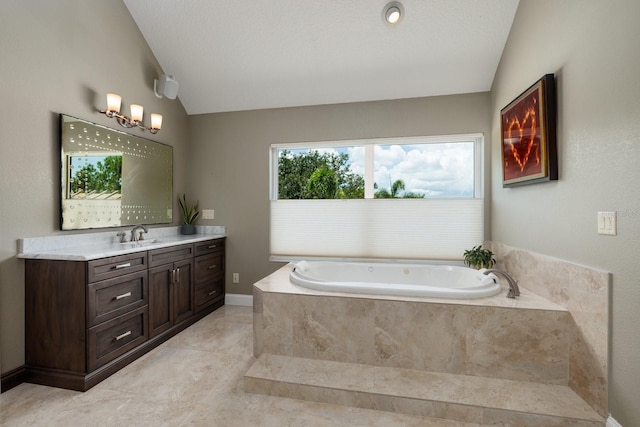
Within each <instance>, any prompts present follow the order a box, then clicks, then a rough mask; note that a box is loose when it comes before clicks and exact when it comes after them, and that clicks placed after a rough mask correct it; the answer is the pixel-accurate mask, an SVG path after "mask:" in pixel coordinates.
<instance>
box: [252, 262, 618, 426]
mask: <svg viewBox="0 0 640 427" xmlns="http://www.w3.org/2000/svg"><path fill="white" fill-rule="evenodd" d="M519 256H520V258H521V259H522V262H529V263H531V262H530V260H529V259H528V258H527V257H526V254H522V253H519ZM507 260H510V258H509V257H508V258H507ZM512 262H513V261H512ZM535 262H536V263H537V264H538V266H539V268H541V269H546V270H545V272H546V273H547V275H546V276H543V277H546V278H547V280H549V281H550V283H566V284H569V283H571V281H572V280H586V281H588V283H590V285H589V286H591V287H592V289H594V290H597V292H595V294H596V295H595V297H596V298H597V297H600V298H602V297H603V296H604V297H605V300H606V295H607V293H606V291H601V286H604V289H605V290H606V287H607V284H608V275H607V274H606V273H600V272H595V271H594V270H592V269H586V268H584V267H579V268H577V267H576V266H575V265H573V264H569V263H566V262H562V261H557V260H553V259H548V258H545V257H538V258H537V259H536V261H535ZM549 263H550V264H551V265H547V264H549ZM501 267H503V266H501ZM290 268H291V266H286V267H283V268H281V269H280V270H278V271H276V272H274V273H273V274H271V275H269V276H267V277H266V278H264V279H262V280H261V281H259V282H258V283H256V285H255V286H254V325H253V326H254V355H255V357H256V358H259V357H260V356H261V355H263V354H264V355H280V356H287V357H296V358H307V359H315V360H327V361H334V362H345V363H354V364H363V365H370V366H378V367H389V368H400V369H411V370H417V371H428V372H442V373H447V374H453V375H464V376H478V377H489V378H496V379H506V380H515V381H526V382H534V383H540V384H548V385H559V386H561V385H564V386H567V385H570V386H571V388H572V389H573V390H574V391H575V392H576V393H577V394H578V395H579V396H580V397H582V398H583V399H584V400H585V401H586V402H587V403H589V404H590V405H591V406H592V407H593V408H594V409H596V411H597V412H598V413H599V414H600V415H602V416H603V417H604V416H605V415H606V376H605V375H600V376H598V375H597V372H598V369H597V366H596V367H594V358H595V357H596V355H598V354H600V355H604V356H605V358H604V360H603V365H601V366H602V367H603V368H604V369H603V370H602V372H606V303H605V304H604V307H605V310H604V313H605V314H604V318H605V322H604V332H598V331H600V330H601V329H602V327H600V326H601V325H599V322H598V321H597V319H599V317H597V316H596V317H595V322H594V321H593V319H587V318H586V317H588V315H586V313H584V312H583V313H584V314H583V317H585V318H584V319H580V321H578V320H576V319H575V317H574V316H573V315H574V313H573V312H571V311H570V308H571V307H573V304H566V301H562V299H558V298H549V299H546V298H544V297H541V296H539V295H536V293H535V292H532V291H531V288H530V287H528V286H527V285H528V280H522V278H521V277H520V276H519V275H518V274H517V273H515V272H514V271H515V269H513V268H512V267H506V268H505V269H506V270H507V271H509V272H512V273H513V274H514V276H515V277H516V278H517V279H520V284H521V285H522V296H521V297H520V298H518V299H517V300H513V299H508V298H505V294H504V292H503V293H501V294H499V295H497V296H495V297H490V298H483V299H480V300H443V299H426V298H400V297H387V296H384V297H377V296H372V295H358V296H354V295H348V294H339V293H338V294H335V293H326V292H316V291H312V290H307V289H304V288H301V287H299V286H295V285H292V284H291V283H290V281H289V272H290ZM553 271H558V272H559V276H558V277H553V276H552V272H553ZM567 272H569V273H567ZM532 274H533V277H536V274H537V273H532ZM525 277H526V276H525ZM565 287H570V286H569V285H566V286H565ZM558 292H559V293H560V294H561V295H564V296H567V299H571V295H572V294H571V292H568V291H563V290H562V289H559V290H558ZM541 293H542V292H541ZM583 293H584V294H585V295H582V298H583V299H586V300H588V301H583V302H582V305H581V304H580V303H579V302H577V301H574V303H575V304H576V305H579V306H581V307H583V308H584V307H592V306H594V305H595V306H596V307H597V306H598V304H597V303H596V302H594V301H590V298H589V296H590V293H589V292H583ZM344 297H347V298H344ZM576 298H577V297H576ZM591 299H593V298H591ZM560 302H564V303H565V304H560ZM567 305H568V307H566V306H567ZM574 310H575V308H574ZM594 323H595V325H594ZM584 324H589V325H590V326H591V327H589V328H588V329H587V330H586V331H581V329H580V327H581V325H584ZM601 333H604V337H605V340H604V343H602V342H601V341H596V342H594V343H593V344H590V343H592V341H589V340H588V339H585V335H588V337H598V336H599V335H600V334H601ZM590 345H594V346H595V347H597V348H598V350H595V349H594V350H591V347H590ZM602 348H604V351H602ZM598 366H600V365H598ZM592 379H594V381H592Z"/></svg>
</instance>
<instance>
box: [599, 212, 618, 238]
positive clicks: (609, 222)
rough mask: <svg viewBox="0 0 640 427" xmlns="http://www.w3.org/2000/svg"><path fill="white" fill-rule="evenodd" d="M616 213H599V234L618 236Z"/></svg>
mask: <svg viewBox="0 0 640 427" xmlns="http://www.w3.org/2000/svg"><path fill="white" fill-rule="evenodd" d="M616 218H617V215H616V212H615V211H613V212H598V234H606V235H610V236H615V235H617V234H618V226H617V221H616Z"/></svg>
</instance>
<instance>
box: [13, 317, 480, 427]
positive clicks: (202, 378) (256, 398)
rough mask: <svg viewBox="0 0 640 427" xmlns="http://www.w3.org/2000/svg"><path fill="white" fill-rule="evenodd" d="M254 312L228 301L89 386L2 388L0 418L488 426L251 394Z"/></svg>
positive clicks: (64, 422) (63, 422)
mask: <svg viewBox="0 0 640 427" xmlns="http://www.w3.org/2000/svg"><path fill="white" fill-rule="evenodd" d="M252 317H253V314H252V309H251V308H250V307H236V306H224V307H222V308H221V309H219V310H217V311H215V312H214V313H212V314H211V315H209V316H207V317H206V318H204V319H202V320H201V321H199V322H198V323H196V324H195V325H193V326H191V327H190V328H187V329H186V330H184V331H183V332H181V333H180V334H178V335H176V336H175V337H173V338H172V339H171V340H169V341H167V342H166V343H164V344H163V345H161V346H160V347H158V348H156V349H154V350H152V351H151V352H149V353H148V354H146V355H145V356H143V357H141V358H140V359H138V360H136V361H135V362H133V363H132V364H130V365H128V366H127V367H125V368H124V369H122V370H121V371H119V372H117V373H116V374H114V375H112V376H111V377H109V378H107V379H106V380H105V381H103V382H102V383H100V384H98V385H97V386H95V387H93V388H92V389H90V390H89V391H87V392H85V393H80V392H75V391H70V390H63V389H57V388H52V387H46V386H41V385H35V384H21V385H20V386H18V387H16V388H14V389H12V390H8V391H7V392H5V393H3V394H1V395H0V425H2V426H10V427H14V426H64V427H71V426H73V427H75V426H118V427H120V426H216V427H226V426H229V427H231V426H232V427H245V426H247V427H248V426H265V427H266V426H269V427H270V426H274V427H280V426H305V427H307V426H309V427H316V426H317V427H321V426H380V427H393V426H433V427H479V426H481V425H480V424H477V423H464V422H456V421H446V420H441V419H436V418H426V417H421V416H414V415H406V414H398V413H393V412H385V411H377V410H370V409H362V408H355V407H348V406H341V405H335V404H326V403H314V402H307V401H303V400H296V399H288V398H283V397H275V396H265V395H260V394H251V393H245V391H244V380H243V376H244V374H245V373H246V372H247V370H248V369H249V367H250V366H251V365H252V364H253V363H254V361H255V359H254V358H253V355H252V354H253V350H252V341H253V337H252V335H253V334H252Z"/></svg>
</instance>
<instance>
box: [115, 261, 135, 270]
mask: <svg viewBox="0 0 640 427" xmlns="http://www.w3.org/2000/svg"><path fill="white" fill-rule="evenodd" d="M127 267H131V263H130V262H126V263H124V264H118V265H116V267H115V268H116V270H119V269H121V268H127Z"/></svg>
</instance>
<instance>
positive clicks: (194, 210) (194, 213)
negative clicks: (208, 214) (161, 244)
mask: <svg viewBox="0 0 640 427" xmlns="http://www.w3.org/2000/svg"><path fill="white" fill-rule="evenodd" d="M178 203H179V204H180V209H181V210H182V234H195V232H196V225H195V222H196V220H197V219H198V215H200V211H199V210H198V205H199V204H200V202H199V201H196V203H195V204H194V205H189V204H188V203H187V196H186V194H183V195H182V199H181V198H180V196H178Z"/></svg>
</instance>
